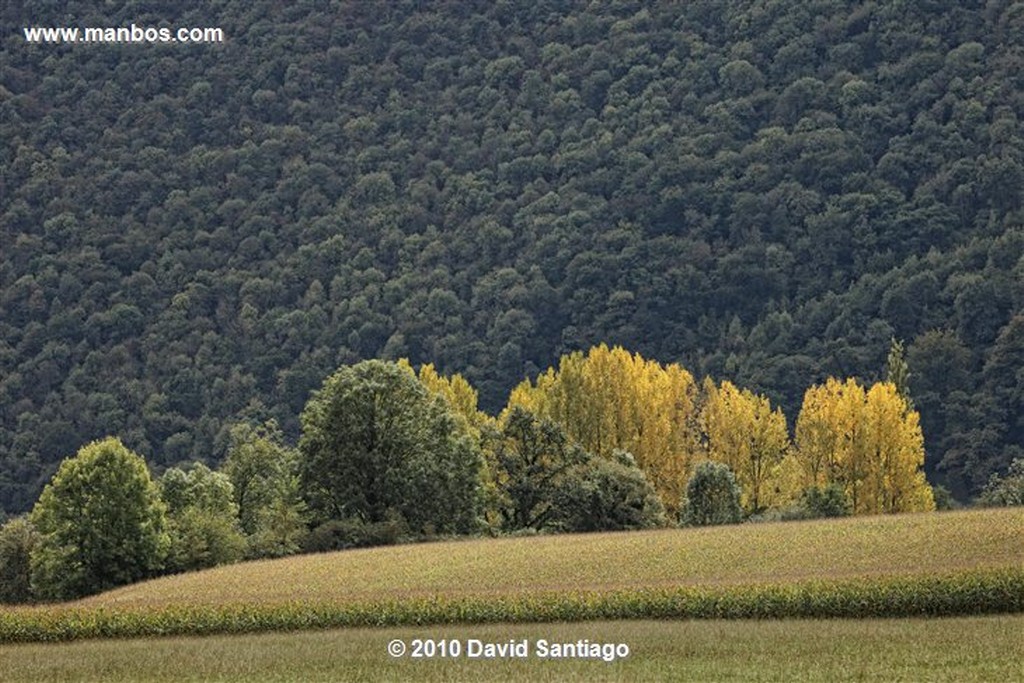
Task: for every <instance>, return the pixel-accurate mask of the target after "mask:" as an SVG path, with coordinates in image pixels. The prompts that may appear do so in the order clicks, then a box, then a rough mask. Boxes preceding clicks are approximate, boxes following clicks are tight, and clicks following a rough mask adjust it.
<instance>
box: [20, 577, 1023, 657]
mask: <svg viewBox="0 0 1024 683" xmlns="http://www.w3.org/2000/svg"><path fill="white" fill-rule="evenodd" d="M1021 612H1024V567H1020V568H1003V569H984V570H968V571H961V572H954V573H945V574H928V575H919V576H909V577H908V576H901V577H881V578H878V577H876V578H857V579H847V580H836V581H827V580H813V581H803V582H788V583H778V584H770V583H768V584H746V585H731V586H684V587H673V588H640V589H637V590H614V591H594V590H579V591H559V592H536V593H531V592H524V593H521V594H519V595H503V596H487V597H481V596H461V597H447V596H441V595H438V596H429V597H417V598H411V599H405V600H394V599H391V600H373V601H367V602H344V603H342V602H318V601H309V600H307V601H293V602H283V603H278V604H263V603H258V602H249V603H235V604H225V605H217V606H213V605H190V606H168V607H161V608H156V609H142V608H111V607H106V606H101V607H92V608H83V607H59V606H54V607H50V608H45V607H42V608H40V607H35V608H25V609H13V610H5V611H0V643H27V642H60V641H70V640H80V639H94V638H130V637H143V636H186V635H215V634H241V633H260V632H271V631H298V630H322V629H330V628H344V627H366V626H370V627H373V626H379V627H384V626H388V627H391V626H427V625H443V624H484V623H498V622H505V623H528V622H582V621H597V620H625V619H657V620H669V619H812V618H828V619H832V618H855V619H857V618H895V617H948V616H970V615H982V614H1008V613H1021Z"/></svg>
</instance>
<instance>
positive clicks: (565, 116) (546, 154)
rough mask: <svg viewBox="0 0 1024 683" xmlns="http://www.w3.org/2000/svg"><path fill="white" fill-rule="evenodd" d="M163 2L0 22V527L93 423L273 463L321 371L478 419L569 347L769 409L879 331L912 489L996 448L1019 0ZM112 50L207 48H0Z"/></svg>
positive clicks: (859, 362) (1015, 424) (1001, 429)
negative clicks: (379, 362) (377, 379)
mask: <svg viewBox="0 0 1024 683" xmlns="http://www.w3.org/2000/svg"><path fill="white" fill-rule="evenodd" d="M186 4H187V3H176V2H119V3H105V4H103V5H100V6H99V7H100V9H97V4H96V3H91V2H74V1H72V2H66V3H59V5H60V6H59V8H57V9H55V8H54V5H53V3H48V2H42V1H38V0H27V1H26V2H22V3H4V5H3V7H2V8H0V19H2V25H3V32H2V38H0V39H2V41H3V42H2V52H0V126H2V137H0V139H2V140H3V145H2V147H0V155H2V156H0V507H2V508H3V509H5V510H7V511H8V512H15V511H21V510H24V509H26V508H27V507H28V506H29V505H31V503H32V502H33V501H34V500H35V498H36V496H37V495H38V493H39V490H40V488H41V486H42V483H43V482H44V481H46V480H48V479H49V477H50V476H51V475H52V473H53V471H54V469H55V467H56V464H57V463H58V462H59V461H60V460H61V459H62V458H64V457H66V456H69V455H71V454H73V453H74V452H75V451H76V450H77V449H78V448H79V447H80V446H81V445H82V444H83V443H86V442H88V441H90V440H92V439H96V438H99V437H101V436H103V435H106V434H117V435H119V436H120V437H121V438H122V439H123V440H124V442H125V444H127V445H128V446H129V447H130V448H132V449H135V450H137V451H138V452H140V453H142V454H144V455H145V456H146V457H147V459H148V460H149V462H150V464H151V465H153V466H155V467H156V468H157V469H161V468H163V467H167V466H170V465H173V464H175V463H179V462H182V461H186V460H192V459H200V460H205V461H208V462H215V461H218V460H219V459H220V458H221V457H222V456H223V453H224V451H225V448H226V446H227V444H228V430H229V427H230V426H231V424H233V423H234V422H237V421H239V420H246V419H252V420H262V419H264V418H268V417H274V418H276V419H277V420H278V421H279V422H280V424H281V425H282V426H283V427H284V429H285V432H286V433H287V434H289V435H290V436H292V437H293V438H294V437H295V436H296V435H297V432H298V415H299V414H300V412H301V411H302V408H303V406H304V405H305V403H306V401H307V399H308V397H309V391H310V390H311V389H313V388H315V387H318V386H320V384H321V383H322V381H323V379H324V378H325V377H326V376H328V375H329V374H330V373H331V372H333V371H334V370H335V368H336V367H337V366H338V365H339V364H342V363H353V362H355V361H357V360H359V359H363V358H372V357H381V358H389V359H394V358H401V357H407V358H409V359H410V361H411V362H412V363H414V364H419V363H425V362H433V363H435V364H436V365H437V367H438V369H439V370H440V371H442V372H445V373H454V372H458V373H461V374H463V375H464V376H465V377H466V378H467V379H469V380H470V381H471V382H472V383H473V385H474V386H475V387H477V388H478V389H479V390H480V394H481V405H482V407H483V408H485V409H487V410H489V411H491V412H494V411H495V410H497V409H498V408H499V407H500V406H502V405H504V404H505V401H506V398H507V396H508V392H509V390H510V389H511V388H512V387H513V386H515V385H516V384H518V383H519V382H520V381H521V380H522V379H524V377H531V378H532V377H535V376H536V375H537V373H538V372H539V371H540V370H541V369H543V368H546V367H548V366H549V365H552V364H553V363H555V362H556V360H557V359H558V358H559V356H560V355H561V354H564V353H567V352H570V351H573V350H577V349H585V348H587V347H589V346H591V345H594V344H598V343H600V342H607V343H608V344H621V345H623V346H625V347H627V348H630V349H632V350H635V351H637V352H640V353H642V354H643V355H644V356H645V357H648V358H655V359H658V360H660V361H662V362H666V363H667V362H679V363H681V364H682V365H683V366H685V367H687V368H689V369H690V370H691V371H692V372H693V373H694V374H695V375H697V376H698V377H700V376H704V375H711V376H713V377H715V378H716V379H729V380H731V381H733V382H735V383H737V384H739V385H741V386H744V387H748V388H750V389H752V390H755V391H758V392H763V393H765V394H766V395H767V396H769V397H770V398H771V400H772V402H773V403H775V404H778V405H781V406H782V407H783V408H784V411H785V413H786V414H787V415H791V416H795V415H796V414H797V412H798V408H799V406H800V401H801V398H802V396H803V393H804V390H805V389H806V388H807V387H809V386H811V385H812V384H814V383H818V382H821V381H823V380H824V379H825V378H826V377H828V376H829V375H836V376H839V377H848V376H857V377H860V378H862V379H863V380H864V381H866V382H869V381H874V380H876V379H878V378H880V377H881V376H882V375H883V373H884V366H885V359H886V354H887V353H888V351H889V348H890V339H891V338H893V337H895V338H897V339H902V340H904V341H905V343H906V348H907V360H908V363H909V368H910V373H911V375H910V390H911V395H912V397H913V399H914V402H915V405H916V407H917V409H918V410H920V412H921V422H922V427H923V430H924V435H925V441H926V447H927V459H926V463H925V469H926V471H927V473H928V476H929V479H930V480H931V481H933V482H935V483H945V484H946V485H948V486H950V487H951V488H952V489H953V490H954V492H955V493H956V494H957V495H958V496H959V497H961V498H966V497H968V496H970V495H972V494H973V493H975V492H977V490H978V489H979V488H980V487H981V486H982V485H983V484H984V483H985V482H986V481H987V480H988V477H989V475H990V473H992V472H995V471H1000V470H1003V469H1005V467H1006V465H1007V464H1008V463H1009V461H1010V460H1011V458H1012V457H1014V456H1015V455H1017V456H1019V455H1024V446H1022V444H1024V371H1022V368H1024V211H1022V203H1024V129H1022V123H1021V121H1022V119H1024V44H1022V42H1021V40H1020V36H1021V35H1024V3H1021V2H1011V1H1010V0H994V1H988V2H981V1H977V0H976V1H973V2H971V1H967V2H953V1H949V2H943V1H941V0H933V1H929V2H910V3H891V2H867V3H864V2H860V1H850V2H843V1H839V0H832V1H820V2H803V1H800V0H777V1H775V2H768V3H764V2H745V1H742V2H741V1H738V0H737V1H734V2H728V3H724V2H710V1H708V2H685V3H667V2H666V3H659V4H658V5H656V6H651V3H642V2H594V3H582V2H553V1H552V2H479V3H469V2H451V3H419V2H403V3H398V2H386V3H385V2H380V3H377V2H358V1H352V2H340V1H339V2H332V3H328V2H320V1H317V0H306V1H305V2H299V3H273V2H266V1H260V2H238V1H231V0H220V1H218V2H210V3H202V9H191V10H189V9H183V6H184V5H186ZM131 23H135V24H138V25H147V26H158V25H173V26H220V27H222V28H223V29H224V31H225V33H226V36H227V41H226V43H224V44H220V45H192V46H182V45H29V44H27V43H26V42H25V40H24V38H23V35H22V30H21V29H22V27H23V26H28V25H37V26H38V25H51V26H62V25H79V26H127V25H129V24H131ZM792 428H793V425H792V424H790V425H789V429H790V430H792Z"/></svg>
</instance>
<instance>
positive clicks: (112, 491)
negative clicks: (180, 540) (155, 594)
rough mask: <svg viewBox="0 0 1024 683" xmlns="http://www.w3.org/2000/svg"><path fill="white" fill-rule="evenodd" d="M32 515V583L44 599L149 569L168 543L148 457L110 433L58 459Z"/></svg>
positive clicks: (150, 571) (119, 580)
mask: <svg viewBox="0 0 1024 683" xmlns="http://www.w3.org/2000/svg"><path fill="white" fill-rule="evenodd" d="M31 519H32V522H33V524H34V525H35V526H36V528H37V529H38V530H39V533H40V534H42V539H41V541H40V543H39V546H38V547H37V548H36V550H35V551H34V552H33V554H32V585H33V589H34V591H35V593H36V595H37V596H38V597H40V598H44V599H67V598H73V597H78V596H82V595H87V594H89V593H94V592H98V591H101V590H105V589H108V588H113V587H115V586H119V585H122V584H126V583H131V582H133V581H138V580H139V579H142V578H145V577H148V576H152V575H154V574H155V573H156V571H157V570H159V569H160V568H161V567H162V565H163V561H164V558H165V555H166V553H167V550H168V545H169V538H168V535H167V532H166V518H165V507H164V504H163V503H162V502H161V500H160V495H159V492H158V490H157V487H156V485H155V484H154V483H153V481H152V480H151V479H150V476H149V470H148V469H147V468H146V463H145V461H144V460H143V459H142V458H141V457H140V456H138V455H137V454H135V453H132V452H131V451H129V450H128V449H127V448H125V447H124V445H123V444H122V443H121V442H120V440H118V439H116V438H112V437H111V438H107V439H104V440H102V441H95V442H93V443H91V444H89V445H87V446H84V447H83V448H82V449H81V450H80V451H79V452H78V454H77V455H76V456H75V457H73V458H69V459H67V460H65V461H64V463H63V464H62V465H61V467H60V469H58V470H57V474H56V475H54V478H53V481H52V482H51V483H50V484H49V485H47V487H46V488H45V489H44V490H43V493H42V495H41V496H40V497H39V502H38V503H36V506H35V508H34V509H33V511H32V516H31Z"/></svg>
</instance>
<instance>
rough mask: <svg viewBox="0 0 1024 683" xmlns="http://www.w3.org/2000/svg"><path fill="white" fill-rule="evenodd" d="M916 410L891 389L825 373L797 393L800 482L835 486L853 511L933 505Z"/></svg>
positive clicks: (862, 511)
mask: <svg viewBox="0 0 1024 683" xmlns="http://www.w3.org/2000/svg"><path fill="white" fill-rule="evenodd" d="M919 419H920V418H919V415H918V413H917V411H914V410H910V409H909V408H908V406H907V404H906V402H905V400H904V399H903V398H902V397H901V396H900V395H899V392H898V391H897V390H896V387H895V386H894V385H892V384H890V383H879V384H875V385H874V386H872V387H871V389H870V390H867V391H866V390H865V389H864V388H863V387H862V386H861V385H860V384H858V383H857V381H856V380H853V379H847V380H846V381H845V382H840V381H839V380H836V379H834V378H829V379H828V380H827V381H826V382H825V384H824V385H818V386H814V387H811V388H810V389H808V390H807V392H806V393H805V394H804V402H803V406H802V407H801V409H800V415H799V417H798V418H797V424H796V448H795V451H794V454H795V457H796V459H797V461H798V462H799V464H800V465H801V469H802V472H803V485H804V487H809V486H824V485H826V484H829V483H833V482H835V483H838V484H840V485H841V486H842V487H843V489H844V490H845V491H846V495H847V496H848V497H849V499H850V503H851V505H852V507H853V512H854V514H864V513H879V512H910V511H919V510H932V509H934V508H935V501H934V499H933V498H932V491H931V487H929V486H928V483H927V481H925V478H924V473H923V472H922V471H921V470H920V468H921V466H922V465H923V464H924V440H923V438H922V436H921V427H920V423H919Z"/></svg>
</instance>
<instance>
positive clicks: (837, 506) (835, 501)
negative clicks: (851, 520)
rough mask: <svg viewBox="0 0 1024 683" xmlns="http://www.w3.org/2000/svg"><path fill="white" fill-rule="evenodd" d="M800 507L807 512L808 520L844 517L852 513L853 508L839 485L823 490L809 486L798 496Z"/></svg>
mask: <svg viewBox="0 0 1024 683" xmlns="http://www.w3.org/2000/svg"><path fill="white" fill-rule="evenodd" d="M800 506H801V507H803V508H804V509H805V510H807V514H808V518H811V519H814V518H818V517H846V516H848V515H850V514H852V513H853V506H852V505H851V504H850V499H849V497H848V496H847V495H846V491H845V490H844V489H843V487H842V486H841V485H839V484H834V483H833V484H829V485H828V486H826V487H824V488H818V487H817V486H811V487H810V488H807V489H804V492H803V494H802V495H801V496H800Z"/></svg>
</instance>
